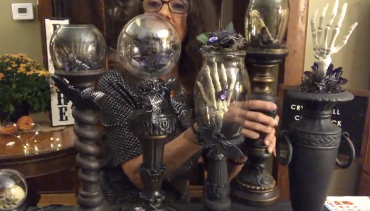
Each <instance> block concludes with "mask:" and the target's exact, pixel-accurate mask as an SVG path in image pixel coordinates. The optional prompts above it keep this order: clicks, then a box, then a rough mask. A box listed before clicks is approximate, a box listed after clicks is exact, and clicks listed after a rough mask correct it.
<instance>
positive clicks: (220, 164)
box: [203, 149, 231, 211]
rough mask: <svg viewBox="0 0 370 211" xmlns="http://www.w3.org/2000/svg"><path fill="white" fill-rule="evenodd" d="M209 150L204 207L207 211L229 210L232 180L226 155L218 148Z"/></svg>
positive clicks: (206, 162)
mask: <svg viewBox="0 0 370 211" xmlns="http://www.w3.org/2000/svg"><path fill="white" fill-rule="evenodd" d="M209 150H210V152H209V156H208V157H206V158H205V159H206V160H205V165H206V170H207V179H206V181H205V184H204V185H205V187H204V190H205V197H204V202H203V204H204V208H205V210H207V211H229V210H230V208H231V200H230V198H229V192H230V181H229V177H228V171H227V161H226V157H225V156H224V155H223V154H221V153H219V152H218V151H217V150H216V149H209Z"/></svg>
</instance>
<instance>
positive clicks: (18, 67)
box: [0, 54, 51, 124]
mask: <svg viewBox="0 0 370 211" xmlns="http://www.w3.org/2000/svg"><path fill="white" fill-rule="evenodd" d="M49 78H50V74H49V72H48V71H47V70H45V69H43V68H42V66H41V65H40V64H38V63H37V62H36V61H34V60H32V59H30V58H28V57H27V56H26V55H24V54H4V55H1V56H0V121H1V123H2V124H3V123H4V122H16V121H17V120H18V119H19V118H20V117H22V116H27V115H29V114H32V113H41V112H46V111H47V110H48V109H49V107H50V94H51V89H50V83H49Z"/></svg>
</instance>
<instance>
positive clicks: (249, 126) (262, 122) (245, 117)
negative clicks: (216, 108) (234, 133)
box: [225, 100, 279, 153]
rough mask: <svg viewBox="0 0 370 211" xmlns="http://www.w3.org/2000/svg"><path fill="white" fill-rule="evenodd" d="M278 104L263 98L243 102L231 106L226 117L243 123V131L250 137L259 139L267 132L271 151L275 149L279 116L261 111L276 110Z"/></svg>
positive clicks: (268, 147) (266, 139) (266, 141)
mask: <svg viewBox="0 0 370 211" xmlns="http://www.w3.org/2000/svg"><path fill="white" fill-rule="evenodd" d="M276 109H277V107H276V105H275V104H274V103H271V102H266V101H261V100H250V101H247V102H241V104H239V105H238V106H233V105H231V106H229V109H228V112H226V114H225V119H226V120H228V121H233V122H238V123H239V124H242V125H243V129H242V131H241V133H242V134H243V135H244V136H245V137H247V138H250V139H258V138H259V137H260V133H264V134H267V135H266V137H265V140H264V141H265V144H266V146H267V149H268V151H269V152H270V153H273V152H274V151H275V144H276V137H275V132H276V131H275V127H276V126H277V125H278V124H279V116H276V117H275V118H272V117H270V116H267V115H265V114H263V113H262V112H260V111H275V110H276Z"/></svg>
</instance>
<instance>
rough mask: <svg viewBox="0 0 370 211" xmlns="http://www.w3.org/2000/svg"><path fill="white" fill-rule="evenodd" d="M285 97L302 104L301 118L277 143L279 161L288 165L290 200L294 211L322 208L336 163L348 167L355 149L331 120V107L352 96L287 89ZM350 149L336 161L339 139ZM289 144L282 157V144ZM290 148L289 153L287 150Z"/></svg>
mask: <svg viewBox="0 0 370 211" xmlns="http://www.w3.org/2000/svg"><path fill="white" fill-rule="evenodd" d="M286 97H290V98H293V99H296V100H299V101H301V102H302V103H303V106H304V108H303V112H302V118H301V119H300V120H299V121H296V122H294V123H292V124H291V125H290V127H289V130H288V131H282V132H281V134H280V135H281V137H280V139H279V142H280V143H278V145H277V151H278V158H279V161H280V163H281V164H283V165H287V164H289V188H290V199H291V204H292V208H293V210H294V211H321V210H322V209H323V206H324V203H325V200H326V197H327V191H328V188H329V184H330V180H331V176H332V174H333V172H334V169H335V166H336V164H337V165H338V166H339V167H340V168H348V167H349V166H351V164H352V163H353V159H354V157H355V150H354V147H353V144H352V142H351V140H350V139H349V136H348V134H346V133H342V129H341V128H340V127H338V126H336V125H335V124H333V123H332V120H331V116H332V110H333V107H334V106H335V105H336V104H338V103H343V102H347V101H351V100H352V99H353V98H354V96H353V95H352V94H351V93H349V92H347V91H343V92H341V93H330V94H321V93H304V92H299V91H296V90H289V91H288V92H287V95H286ZM342 140H343V141H344V142H345V143H347V145H348V147H349V148H350V149H351V150H350V151H351V153H350V155H349V160H348V161H347V162H346V163H342V162H339V161H338V160H337V154H338V148H339V145H340V143H341V141H342ZM283 144H285V145H286V146H288V155H287V156H286V157H282V156H281V154H282V153H281V152H282V150H281V149H280V148H281V146H283ZM289 151H291V153H289Z"/></svg>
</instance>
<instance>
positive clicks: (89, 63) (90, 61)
mask: <svg viewBox="0 0 370 211" xmlns="http://www.w3.org/2000/svg"><path fill="white" fill-rule="evenodd" d="M106 50H107V45H106V42H105V39H104V37H103V35H102V34H101V33H100V31H99V30H98V29H97V28H96V27H95V26H94V25H91V24H87V25H78V24H77V25H74V24H70V25H60V26H57V29H56V30H55V31H54V33H53V35H52V37H51V41H50V55H51V60H52V63H53V66H54V68H55V70H56V71H69V72H70V71H86V70H96V69H101V68H104V64H105V55H106Z"/></svg>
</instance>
